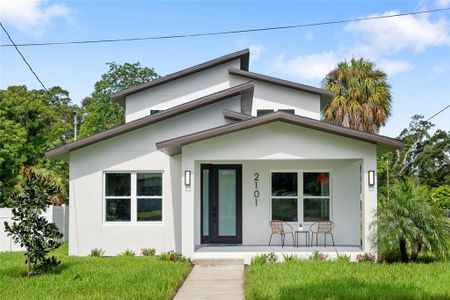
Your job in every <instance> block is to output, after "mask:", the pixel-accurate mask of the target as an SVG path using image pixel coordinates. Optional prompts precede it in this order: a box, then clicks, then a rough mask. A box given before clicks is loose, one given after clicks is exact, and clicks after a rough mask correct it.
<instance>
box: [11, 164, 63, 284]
mask: <svg viewBox="0 0 450 300" xmlns="http://www.w3.org/2000/svg"><path fill="white" fill-rule="evenodd" d="M15 189H16V190H15V192H14V194H13V199H14V208H13V209H12V214H13V217H12V220H13V222H12V223H11V224H10V223H8V222H5V223H4V226H5V232H6V233H7V235H8V236H10V237H11V238H12V240H13V241H14V242H15V243H17V244H19V245H21V246H22V247H24V248H25V251H26V252H25V257H26V260H25V264H26V267H27V275H28V276H31V275H33V274H36V273H39V272H45V271H49V270H51V269H52V268H54V267H56V266H57V265H58V264H60V263H61V262H60V261H59V260H58V259H57V258H56V257H55V256H50V257H47V255H48V254H49V253H50V251H52V250H54V249H56V248H58V247H59V246H60V245H61V243H60V242H59V240H60V239H61V238H62V237H63V235H62V233H61V232H59V230H58V227H57V226H56V224H55V223H49V222H48V220H47V219H46V218H45V217H43V216H42V213H43V212H44V211H45V210H46V209H47V205H48V204H49V203H50V202H51V200H52V198H54V197H55V195H57V194H59V193H60V192H61V190H63V189H64V185H63V184H62V183H61V181H60V180H59V179H58V178H57V177H56V176H55V175H53V174H52V173H51V172H49V171H46V170H39V169H36V168H25V167H22V169H21V180H20V182H19V184H18V185H17V186H16V188H15Z"/></svg>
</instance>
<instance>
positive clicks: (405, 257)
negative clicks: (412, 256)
mask: <svg viewBox="0 0 450 300" xmlns="http://www.w3.org/2000/svg"><path fill="white" fill-rule="evenodd" d="M400 255H401V258H402V262H404V263H407V262H408V252H407V250H406V241H405V240H404V239H401V240H400Z"/></svg>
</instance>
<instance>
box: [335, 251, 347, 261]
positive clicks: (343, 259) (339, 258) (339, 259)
mask: <svg viewBox="0 0 450 300" xmlns="http://www.w3.org/2000/svg"><path fill="white" fill-rule="evenodd" d="M336 261H338V262H345V263H348V262H350V255H345V254H344V255H340V254H339V253H337V259H336Z"/></svg>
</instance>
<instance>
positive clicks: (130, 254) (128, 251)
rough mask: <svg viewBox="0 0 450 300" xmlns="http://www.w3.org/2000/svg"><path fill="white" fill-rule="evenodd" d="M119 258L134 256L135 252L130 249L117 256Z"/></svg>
mask: <svg viewBox="0 0 450 300" xmlns="http://www.w3.org/2000/svg"><path fill="white" fill-rule="evenodd" d="M119 256H136V252H134V251H133V250H131V249H127V250H125V251H123V252H122V253H120V254H119Z"/></svg>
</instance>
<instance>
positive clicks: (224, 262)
mask: <svg viewBox="0 0 450 300" xmlns="http://www.w3.org/2000/svg"><path fill="white" fill-rule="evenodd" d="M192 263H193V264H194V265H197V266H242V265H243V264H244V260H243V259H194V260H193V261H192Z"/></svg>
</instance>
